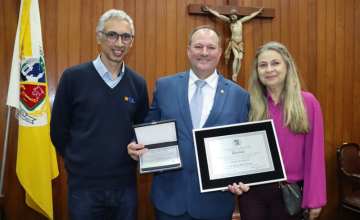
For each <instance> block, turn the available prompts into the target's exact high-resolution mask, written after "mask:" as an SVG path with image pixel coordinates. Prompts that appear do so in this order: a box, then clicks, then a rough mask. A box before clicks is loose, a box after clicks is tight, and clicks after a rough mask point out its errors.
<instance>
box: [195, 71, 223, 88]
mask: <svg viewBox="0 0 360 220" xmlns="http://www.w3.org/2000/svg"><path fill="white" fill-rule="evenodd" d="M197 80H199V77H197V76H196V75H195V73H194V72H193V71H192V69H190V76H189V85H191V84H193V83H195V82H196V81H197ZM218 80H219V75H218V74H217V71H216V70H215V71H214V73H213V74H211V75H210V76H209V77H208V78H206V79H205V80H204V81H206V83H207V84H208V85H209V86H211V88H213V89H216V86H217V82H218Z"/></svg>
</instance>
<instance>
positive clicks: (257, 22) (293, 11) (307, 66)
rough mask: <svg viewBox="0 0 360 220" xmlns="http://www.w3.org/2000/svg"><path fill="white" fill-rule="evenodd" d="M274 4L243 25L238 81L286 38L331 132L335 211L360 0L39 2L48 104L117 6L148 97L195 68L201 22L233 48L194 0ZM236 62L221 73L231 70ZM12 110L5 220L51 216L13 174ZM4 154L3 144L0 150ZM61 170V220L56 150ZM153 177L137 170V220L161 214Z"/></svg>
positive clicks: (358, 84)
mask: <svg viewBox="0 0 360 220" xmlns="http://www.w3.org/2000/svg"><path fill="white" fill-rule="evenodd" d="M192 3H196V4H207V5H209V4H210V5H227V4H231V5H238V6H252V7H271V8H274V9H275V18H272V19H271V18H264V19H261V18H254V19H253V20H251V21H248V22H246V23H245V24H244V25H243V40H244V43H245V54H244V57H243V60H242V66H241V70H240V73H239V75H238V81H237V83H238V84H239V85H241V86H243V87H244V88H245V89H247V87H248V79H249V75H250V69H251V66H252V62H253V58H254V55H255V52H256V50H257V48H258V47H259V46H260V45H262V44H264V43H266V42H269V41H280V42H281V43H283V44H285V45H286V46H287V47H288V49H289V50H290V52H291V54H292V56H293V57H294V60H295V62H296V64H297V66H298V68H299V70H300V73H301V75H302V76H303V78H304V82H305V87H307V89H308V91H310V92H311V93H313V94H314V95H315V97H316V98H317V99H318V100H319V102H320V104H321V106H322V112H323V118H324V128H325V137H324V138H325V161H326V174H327V192H328V204H327V205H326V206H325V208H324V209H323V212H322V214H321V216H320V218H319V219H334V217H333V216H334V215H336V214H337V209H336V207H337V201H338V196H337V193H336V192H337V174H336V170H335V169H336V149H337V147H338V146H339V145H340V144H341V143H343V142H357V143H360V135H359V130H360V112H359V111H358V109H359V108H360V99H359V98H358V97H360V74H359V73H358V70H359V69H360V62H359V60H360V28H359V27H360V1H357V0H186V1H185V0H184V1H179V0H133V1H124V0H106V1H104V0H73V1H71V0H61V1H60V0H53V1H46V0H39V4H40V15H41V24H42V32H43V43H44V52H45V62H46V71H47V75H48V86H49V96H50V97H49V98H50V104H51V105H52V103H53V99H54V96H55V92H56V87H57V84H58V82H59V80H60V77H61V75H62V73H63V71H64V70H65V69H66V68H68V67H70V66H73V65H76V64H78V63H82V62H86V61H90V60H94V59H96V57H97V56H98V55H99V53H100V51H101V49H100V47H99V45H98V44H97V43H96V39H95V29H96V26H97V23H98V19H99V17H100V15H102V14H103V13H104V12H105V11H106V10H108V9H111V8H113V7H115V8H117V9H121V10H125V11H126V12H127V13H128V14H129V15H130V16H131V18H132V19H133V21H134V25H135V39H134V42H133V47H132V49H131V51H130V53H129V55H128V57H127V58H126V60H125V63H126V65H128V66H129V67H130V68H132V69H134V70H135V71H137V72H138V73H139V74H140V75H142V76H143V77H144V78H145V79H146V81H147V84H148V91H149V98H150V100H152V92H153V90H154V89H155V81H156V79H157V78H159V77H163V76H168V75H172V74H175V73H178V72H181V71H185V70H187V69H188V68H189V63H188V58H187V52H186V48H187V44H188V36H189V34H190V32H191V30H192V29H193V28H195V27H196V26H198V25H203V24H209V25H212V26H214V27H215V28H216V29H217V30H218V31H219V33H220V34H221V36H222V41H221V47H222V49H223V51H225V50H226V48H227V42H226V39H227V38H228V37H230V34H231V33H230V30H229V26H228V24H227V23H225V22H223V21H221V20H220V19H218V18H215V17H214V16H212V15H210V14H209V15H189V13H188V4H192ZM19 9H20V0H13V1H8V0H1V1H0V28H1V31H0V70H1V72H2V77H0V87H1V88H0V100H2V102H3V106H2V107H0V125H1V126H0V138H1V140H3V138H4V131H5V119H6V118H5V117H6V109H7V108H6V106H5V102H6V97H7V88H8V81H9V74H10V68H11V60H12V53H13V46H14V39H15V34H16V28H17V20H18V15H19ZM232 62H233V60H232V58H231V59H230V62H229V64H228V65H225V61H224V57H223V56H222V57H221V59H220V63H219V66H218V70H219V71H220V72H221V73H222V74H223V75H224V76H225V77H226V78H229V79H230V78H231V76H232V70H231V69H232ZM13 116H14V111H12V118H11V120H12V121H11V124H10V136H9V141H8V152H7V161H6V170H5V182H4V194H5V197H3V198H0V206H3V207H4V208H5V213H6V219H14V220H17V219H29V220H35V219H45V218H44V217H42V216H41V215H40V214H39V213H37V212H35V211H33V210H32V209H31V208H29V207H28V206H26V205H25V202H24V200H25V193H24V190H23V188H22V187H21V185H20V184H19V181H18V179H17V176H16V173H15V169H16V154H17V121H16V120H15V119H14V117H13ZM0 156H2V150H0ZM58 164H59V168H60V176H59V177H58V178H56V179H55V180H54V181H53V194H54V215H55V219H63V220H67V219H68V210H67V192H68V188H67V184H66V180H67V173H66V170H65V169H64V159H63V158H61V157H60V156H58ZM151 180H152V176H151V175H142V176H138V183H137V187H138V199H139V212H138V213H139V214H138V219H155V217H154V210H153V207H152V205H151V202H150V201H149V199H148V197H149V193H150V187H151Z"/></svg>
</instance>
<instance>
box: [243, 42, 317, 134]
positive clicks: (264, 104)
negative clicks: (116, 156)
mask: <svg viewBox="0 0 360 220" xmlns="http://www.w3.org/2000/svg"><path fill="white" fill-rule="evenodd" d="M269 50H273V51H276V52H278V53H279V54H280V55H281V56H282V58H283V60H284V62H285V64H286V71H287V73H286V77H285V80H284V87H283V89H282V91H281V95H280V96H281V97H282V98H281V99H280V100H281V101H280V105H281V107H282V110H283V113H284V127H288V128H289V130H290V131H291V132H292V133H294V134H306V133H308V132H309V131H310V123H309V119H308V116H307V112H306V107H305V103H304V99H303V97H302V95H301V84H300V80H301V82H302V78H301V76H300V75H298V71H297V68H296V65H295V63H294V60H293V58H292V57H291V55H290V53H289V51H288V50H287V49H286V47H285V46H284V45H282V44H280V43H278V42H269V43H267V44H265V45H263V46H261V47H260V48H259V49H258V50H257V51H256V54H255V58H254V62H253V65H252V69H251V76H250V79H249V93H250V103H251V107H250V112H249V120H250V121H258V120H265V119H269V106H268V100H267V95H266V87H265V85H264V84H262V82H261V81H260V78H259V74H258V58H259V55H260V54H261V53H262V52H264V51H269Z"/></svg>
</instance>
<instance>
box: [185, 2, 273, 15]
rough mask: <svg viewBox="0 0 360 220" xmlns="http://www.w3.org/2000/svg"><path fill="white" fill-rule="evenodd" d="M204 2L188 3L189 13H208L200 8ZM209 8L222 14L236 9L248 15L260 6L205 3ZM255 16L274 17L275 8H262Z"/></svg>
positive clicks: (240, 13) (241, 13) (239, 12)
mask: <svg viewBox="0 0 360 220" xmlns="http://www.w3.org/2000/svg"><path fill="white" fill-rule="evenodd" d="M204 5H205V4H189V6H188V7H189V8H188V9H189V14H209V13H208V12H206V11H203V10H202V7H203V6H204ZM206 6H208V7H209V8H210V9H212V10H214V11H217V12H219V14H222V15H229V12H230V10H231V9H236V11H237V12H238V15H240V16H248V15H250V14H251V13H253V12H256V11H258V10H259V9H260V7H242V6H236V5H206ZM256 17H260V18H274V17H275V9H274V8H264V13H262V14H259V15H257V16H256Z"/></svg>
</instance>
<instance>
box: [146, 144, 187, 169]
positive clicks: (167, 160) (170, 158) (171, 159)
mask: <svg viewBox="0 0 360 220" xmlns="http://www.w3.org/2000/svg"><path fill="white" fill-rule="evenodd" d="M140 157H141V159H140V163H141V164H140V167H141V169H145V170H146V169H147V168H156V167H159V168H163V167H168V166H171V165H176V164H180V155H179V146H178V145H174V146H169V147H161V148H154V149H149V151H148V152H146V153H145V154H142V155H140ZM152 170H153V171H156V170H157V169H152ZM160 170H161V169H160Z"/></svg>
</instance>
